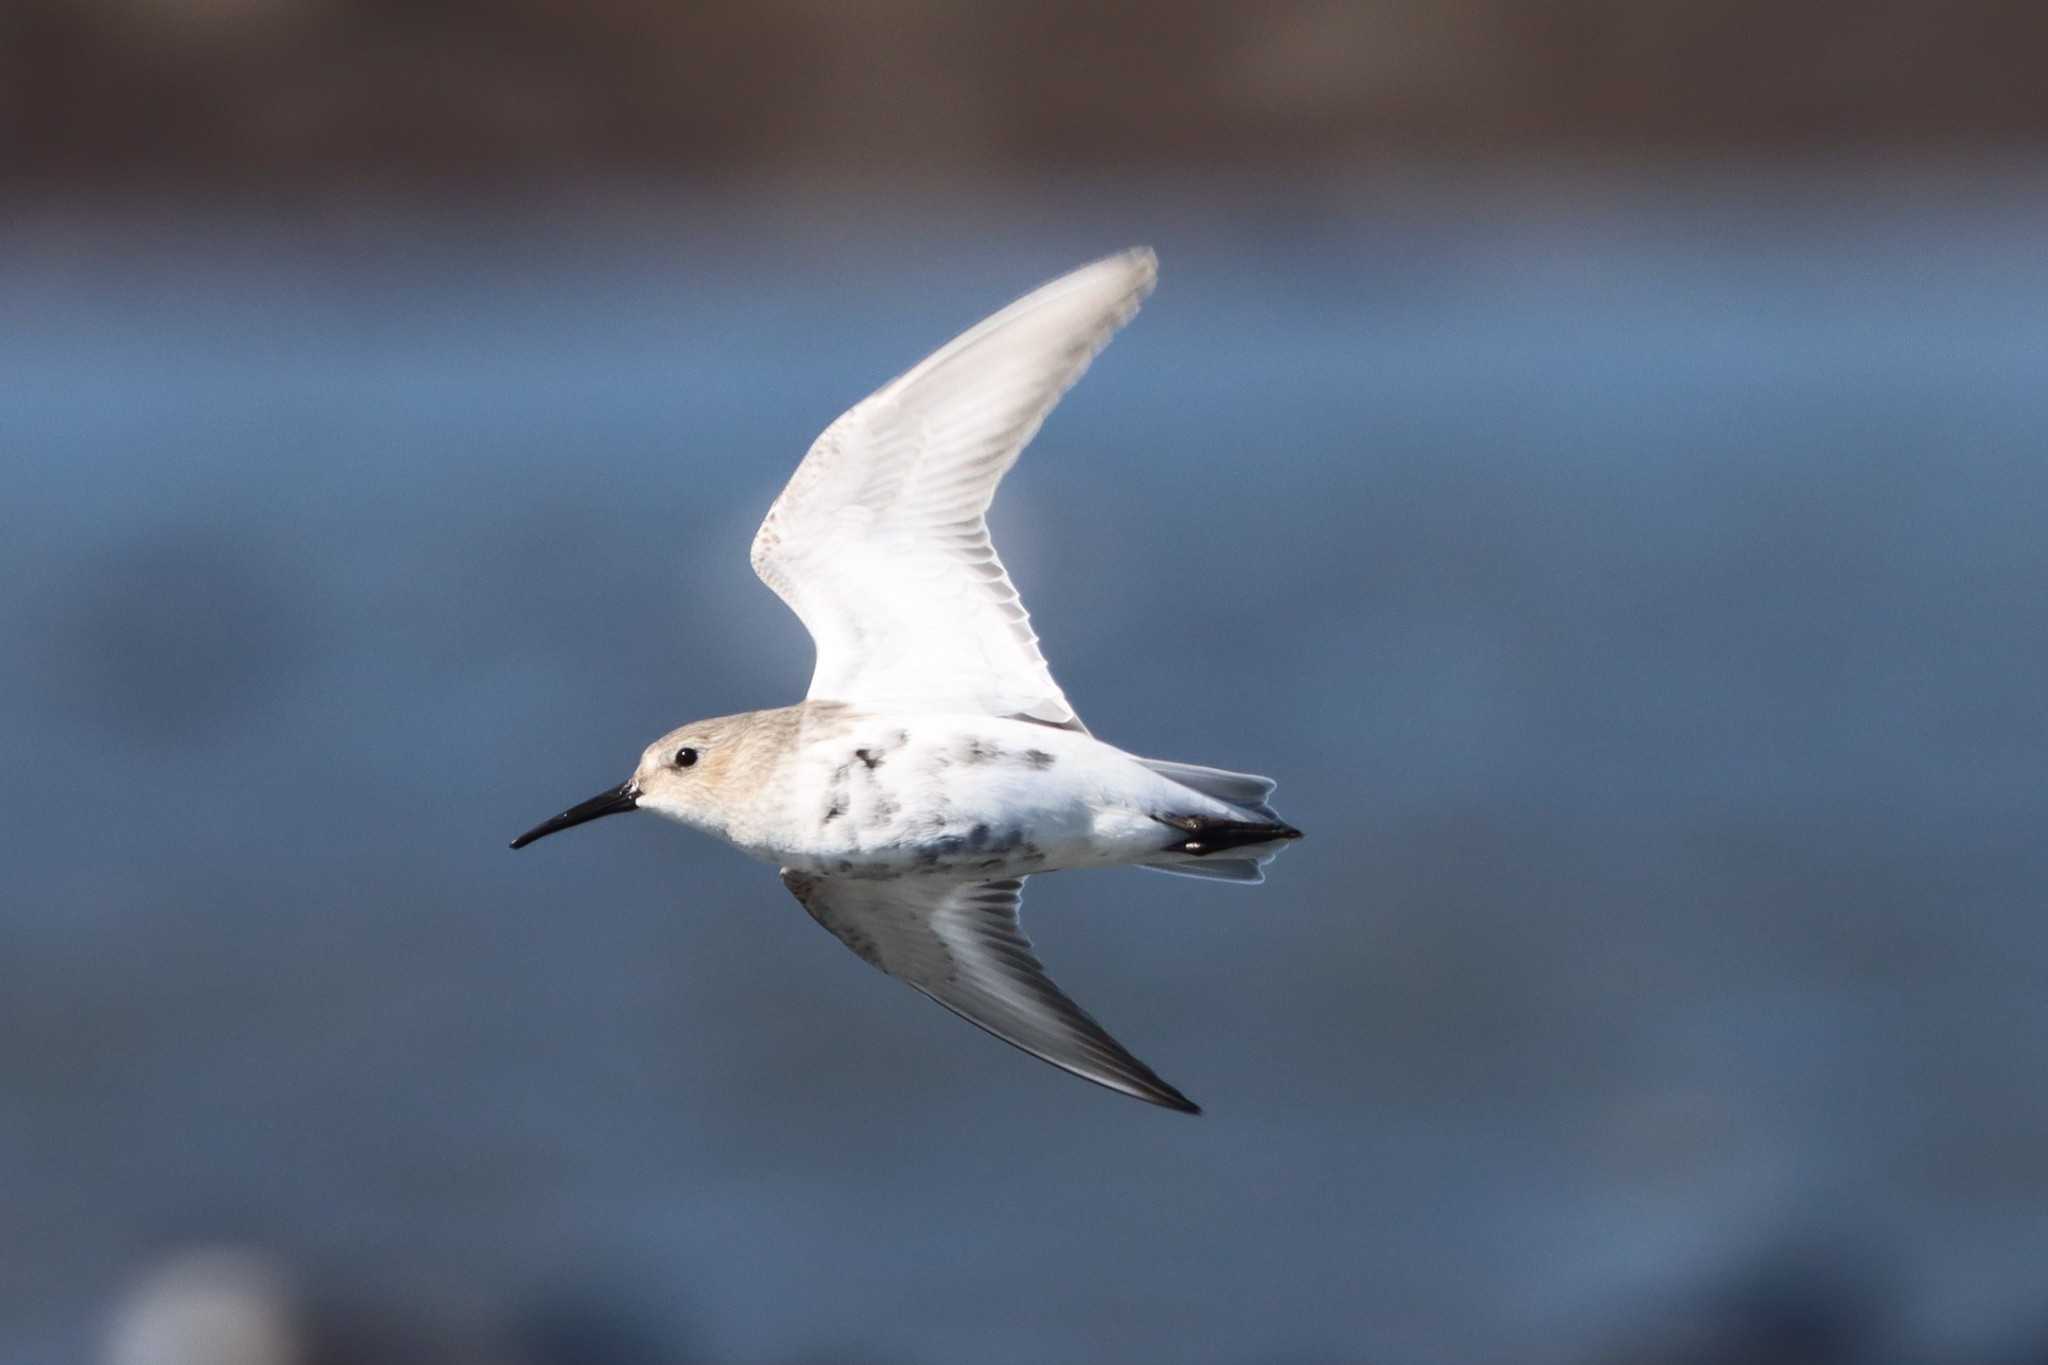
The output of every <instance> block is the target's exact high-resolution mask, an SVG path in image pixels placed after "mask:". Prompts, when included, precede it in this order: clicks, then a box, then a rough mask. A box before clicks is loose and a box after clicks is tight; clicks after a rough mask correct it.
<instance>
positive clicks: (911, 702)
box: [512, 248, 1301, 1114]
mask: <svg viewBox="0 0 2048 1365" xmlns="http://www.w3.org/2000/svg"><path fill="white" fill-rule="evenodd" d="M1157 271H1158V264H1157V261H1156V259H1155V257H1154V256H1153V254H1152V252H1151V251H1150V250H1147V249H1143V248H1139V249H1135V250H1131V251H1126V252H1123V253H1121V254H1119V255H1116V256H1111V257H1108V258H1107V259H1104V260H1101V261H1097V262H1095V263H1094V264H1092V265H1086V266H1083V267H1082V268H1080V269H1079V270H1076V271H1073V272H1072V273H1070V274H1067V275H1064V276H1062V277H1060V278H1059V279H1056V280H1054V281H1053V282H1052V283H1050V284H1047V285H1045V286H1043V287H1041V288H1039V289H1037V290H1035V291H1034V292H1032V293H1030V294H1027V295H1025V296H1024V297H1023V298H1021V299H1019V300H1017V302H1015V303H1013V304H1011V305H1010V306H1009V307H1007V308H1005V309H1003V310H1002V311H1001V312H999V313H997V314H995V315H994V316H993V317H990V318H988V319H986V320H985V321H983V322H981V323H980V324H979V325H977V326H975V327H972V328H970V329H969V330H967V331H966V332H964V333H962V334H961V335H960V336H958V337H956V338H954V339H953V340H952V341H951V342H949V343H947V344H946V345H945V346H943V347H941V348H940V349H939V350H938V351H936V352H934V353H933V354H932V355H931V356H929V357H928V358H926V359H925V360H924V361H923V362H922V363H920V364H919V365H918V366H917V367H916V368H914V369H912V370H910V371H909V372H908V373H907V374H905V375H903V376H902V377H901V378H899V379H897V380H895V381H894V382H893V383H890V384H888V385H887V386H885V387H884V388H882V389H881V390H879V391H878V392H876V393H874V394H873V395H871V396H870V397H868V398H867V399H865V400H864V401H862V402H861V403H859V404H857V405H856V406H855V407H853V408H852V409H851V410H850V411H848V412H847V413H845V414H844V415H843V416H841V417H840V418H839V420H837V421H836V422H834V423H832V425H831V426H829V427H827V428H826V429H825V432H824V434H823V435H821V436H820V437H819V438H818V439H817V441H816V442H815V443H814V444H813V445H812V446H811V449H810V452H809V453H808V454H807V455H806V456H805V457H804V460H803V463H802V464H800V465H799V466H797V471H796V474H795V475H794V476H793V477H792V478H791V479H790V481H789V484H788V486H787V487H786V488H784V489H783V490H782V494H781V496H780V497H778V498H777V499H776V500H775V505H774V506H772V507H771V508H769V509H768V517H767V520H765V521H763V522H762V523H761V529H760V532H759V533H758V534H757V535H756V536H755V537H754V549H753V563H754V570H755V572H757V573H758V574H760V576H761V578H762V580H763V581H764V582H766V583H767V584H768V586H769V587H771V588H773V589H774V590H775V591H776V593H777V594H778V595H779V596H780V597H781V598H782V600H783V601H784V602H786V603H788V604H789V606H790V609H791V610H793V611H795V612H796V614H797V616H798V617H799V618H800V619H801V620H802V621H803V623H804V625H805V627H806V628H807V629H808V630H809V631H810V633H811V637H812V639H813V641H814V642H815V643H816V645H817V650H818V662H817V667H816V670H815V671H814V672H813V674H812V676H811V687H810V692H809V694H808V696H807V698H806V700H804V701H803V702H801V703H799V704H797V705H795V706H785V707H779V708H776V709H774V710H768V711H749V712H746V713H745V714H742V715H736V716H720V717H717V718H715V719H712V720H701V721H697V722H695V723H693V724H690V725H685V726H683V727H682V728H681V729H678V730H672V731H670V732H669V733H668V734H666V735H663V736H662V737H661V738H660V739H658V740H656V741H655V742H654V743H653V744H651V745H649V746H648V748H647V750H646V752H644V753H643V754H642V755H641V756H640V764H639V766H638V767H637V768H636V769H635V770H634V772H633V775H632V776H631V777H630V778H628V779H627V780H626V781H624V782H622V783H620V784H619V785H618V786H616V787H614V788H612V789H611V790H610V791H607V792H603V793H601V794H600V795H598V796H594V797H592V798H591V799H590V800H588V801H585V802H583V803H582V804H581V805H578V806H572V807H570V808H569V809H568V810H565V811H563V812H562V813H561V814H560V815H557V816H556V817H554V818H553V819H552V820H548V821H545V822H543V823H541V824H539V825H537V826H535V827H534V828H533V829H531V830H528V831H527V832H526V833H525V834H522V835H520V836H519V837H518V838H517V839H515V840H513V842H512V847H514V848H524V847H525V846H526V845H528V844H530V843H532V842H533V841H534V840H536V839H538V838H540V837H542V836H543V835H547V834H553V833H555V832H556V831H557V830H564V829H568V828H569V827H570V826H572V825H580V824H582V823H584V822H585V821H588V820H595V819H597V818H598V817H599V816H603V815H614V814H618V813H621V812H624V811H630V810H653V811H656V812H658V813H659V814H662V815H666V816H668V817H669V818H670V819H672V820H677V821H680V822H682V823H683V824H686V825H690V826H693V827H695V828H697V829H701V830H704V831H706V832H707V833H710V834H715V835H717V836H718V837H720V838H722V839H724V840H726V841H727V842H729V843H731V844H733V845H735V846H736V847H738V848H739V849H740V850H741V851H743V852H745V853H748V854H751V855H753V856H754V857H756V858H760V859H762V860H764V861H766V862H770V863H775V864H778V865H779V866H780V868H781V870H782V881H783V884H784V885H785V886H787V887H788V888H789V889H790V891H791V892H792V893H794V894H795V896H796V898H797V900H798V901H799V902H801V903H802V905H803V907H804V909H806V910H808V911H809V912H810V913H811V916H812V918H814V919H816V920H817V921H818V923H820V924H822V925H824V926H825V928H827V929H829V930H831V931H832V932H833V933H834V934H835V935H837V936H838V937H839V939H840V940H841V941H842V942H843V943H845V944H846V946H847V947H849V948H851V949H853V951H854V952H855V953H858V954H859V955H860V956H861V957H863V958H865V959H866V960H867V961H868V962H870V963H871V964H873V965H874V966H876V967H879V968H880V969H881V970H883V971H885V972H888V973H890V974H891V975H893V976H897V977H900V978H902V979H903V980H904V981H906V982H908V983H909V984H910V985H912V986H915V987H916V988H917V989H918V990H920V991H922V992H924V993H925V994H926V995H928V996H930V997H931V998H932V999H934V1000H936V1001H938V1002H939V1003H940V1004H941V1005H944V1006H945V1007H946V1008H947V1009H949V1010H952V1011H953V1012H954V1013H955V1014H958V1015H960V1016H961V1017H962V1018H964V1019H966V1020H968V1021H969V1022H970V1023H973V1024H977V1025H979V1026H980V1027H982V1028H984V1029H986V1030H988V1031H989V1032H990V1033H993V1034H994V1035H996V1036H997V1037H998V1038H1001V1039H1003V1040H1004V1041H1005V1042H1009V1043H1013V1044H1015V1045H1016V1046H1017V1047H1019V1048H1022V1049H1023V1050H1024V1051H1026V1052H1029V1053H1031V1054H1032V1055H1034V1056H1037V1057H1040V1058H1043V1059H1044V1060H1045V1061H1048V1062H1051V1063H1052V1064H1053V1065H1054V1066H1057V1067H1061V1068H1063V1069H1065V1070H1067V1071H1070V1072H1072V1073H1073V1074H1074V1075H1077V1076H1080V1077H1082V1078H1084V1079H1086V1080H1090V1081H1093V1082H1095V1083H1097V1084H1098V1085H1103V1086H1107V1087H1109V1088H1110V1089H1112V1090H1117V1091H1121V1092H1122V1093H1124V1094H1126V1095H1132V1096H1135V1097H1137V1098H1138V1099H1142V1100H1147V1101H1150V1102H1151V1103H1153V1104H1158V1105H1163V1106H1165V1107H1167V1108H1170V1109H1178V1110H1182V1111H1184V1112H1187V1113H1191V1114H1193V1113H1199V1112H1201V1111H1200V1109H1199V1108H1198V1107H1197V1106H1196V1105H1195V1104H1194V1103H1193V1102H1192V1101H1190V1100H1189V1099H1188V1098H1187V1096H1185V1095H1183V1094H1181V1092H1180V1091H1178V1090H1176V1089H1174V1087H1173V1086H1171V1085H1169V1084H1167V1083H1166V1082H1165V1081H1164V1080H1162V1079H1160V1077H1159V1076H1158V1075H1157V1074H1155V1073H1154V1072H1153V1070H1152V1069H1151V1068H1150V1067H1148V1066H1146V1065H1145V1064H1144V1063H1143V1062H1141V1061H1139V1060H1138V1059H1137V1058H1136V1057H1134V1056H1132V1055H1131V1054H1130V1052H1128V1051H1127V1050H1125V1049H1124V1047H1123V1046H1122V1045H1121V1044H1119V1043H1118V1042H1117V1041H1116V1040H1115V1039H1114V1038H1111V1037H1110V1036H1109V1034H1108V1033H1107V1032H1105V1031H1104V1030H1103V1028H1102V1026H1101V1025H1099V1024H1097V1023H1096V1022H1095V1021H1094V1020H1093V1019H1092V1018H1090V1017H1089V1016H1088V1015H1087V1013H1086V1012H1084V1011H1083V1010H1082V1009H1081V1008H1080V1006H1078V1005H1076V1004H1075V1003H1074V1002H1073V1001H1072V1000H1071V999H1069V998H1068V997H1067V996H1066V994H1065V993H1064V992H1062V991H1061V990H1060V989H1059V987H1057V986H1055V985H1054V984H1053V983H1052V980H1051V979H1050V978H1049V977H1048V976H1047V975H1046V973H1045V969H1044V967H1043V966H1041V965H1040V963H1039V961H1038V958H1037V957H1036V956H1035V955H1034V954H1033V953H1032V951H1031V943H1030V940H1028V939H1027V938H1025V936H1024V932H1023V930H1022V929H1021V928H1020V927H1019V925H1018V921H1017V906H1018V903H1019V901H1020V899H1021V897H1022V892H1023V886H1024V879H1025V878H1026V877H1029V876H1031V875H1033V874H1035V873H1040V872H1053V871H1058V870H1061V869H1065V868H1087V867H1114V866H1118V865H1122V864H1135V865H1137V866H1139V867H1148V868H1153V869H1156V870H1158V871H1161V872H1174V873H1180V874H1183V875H1187V876H1195V877H1207V878H1212V879H1217V880H1222V881H1233V882H1257V881H1260V880H1262V879H1263V877H1262V873H1261V871H1260V869H1261V868H1262V866H1263V865H1264V864H1266V863H1268V862H1270V861H1272V859H1273V857H1274V856H1275V854H1276V853H1277V852H1278V851H1279V849H1280V847H1281V846H1282V845H1283V844H1284V843H1285V842H1286V841H1288V840H1291V839H1298V838H1300V837H1301V831H1299V830H1297V829H1295V828H1293V827H1292V826H1291V825H1289V824H1287V823H1286V822H1284V821H1283V820H1281V819H1280V817H1279V816H1278V815H1276V814H1275V813H1274V811H1273V809H1272V807H1271V806H1270V805H1269V804H1268V797H1269V796H1270V795H1271V793H1272V790H1273V782H1272V781H1271V779H1269V778H1264V777H1255V776H1253V775H1251V774H1249V773H1236V772H1226V771H1223V770H1221V769H1217V768H1205V767H1199V766H1197V765H1194V764H1190V763H1168V762H1164V761H1161V760H1158V759H1150V758H1138V757H1136V756H1134V755H1132V754H1128V753H1125V752H1124V751H1122V750H1121V749H1117V748H1114V747H1113V746H1111V745H1108V744H1105V743H1103V742H1102V741H1101V740H1099V739H1096V738H1095V737H1094V736H1093V735H1091V734H1090V733H1089V732H1088V728H1087V727H1086V726H1085V725H1083V724H1082V723H1081V720H1080V718H1079V717H1078V716H1077V715H1076V714H1075V713H1074V708H1073V707H1072V706H1071V705H1070V704H1069V703H1068V701H1067V698H1066V696H1065V694H1064V693H1062V692H1061V691H1060V688H1059V685H1058V684H1057V683H1055V682H1054V681H1053V679H1052V673H1051V671H1050V670H1049V669H1048V668H1047V666H1046V662H1045V656H1044V655H1043V654H1041V653H1040V652H1039V648H1038V637H1037V635H1036V634H1034V633H1033V632H1032V629H1031V624H1030V618H1029V617H1028V615H1027V614H1026V613H1025V610H1024V606H1023V604H1022V603H1021V602H1020V601H1019V600H1018V597H1017V590H1016V588H1015V587H1013V586H1012V585H1011V583H1010V577H1009V574H1008V573H1007V572H1006V571H1005V570H1004V568H1003V564H1002V561H1001V560H1000V559H998V558H997V557H996V552H995V547H994V546H993V545H992V544H991V543H990V541H989V533H988V524H987V521H986V519H985V518H986V513H987V511H988V506H989V503H990V501H991V500H992V499H993V498H994V496H995V491H996V485H997V484H998V483H999V482H1001V480H1002V477H1003V475H1004V474H1006V473H1007V472H1009V469H1010V466H1011V465H1013V464H1015V463H1016V462H1017V456H1018V455H1019V454H1020V453H1021V452H1022V451H1023V449H1024V447H1025V445H1027V444H1028V443H1029V442H1030V440H1031V438H1032V437H1033V436H1034V435H1036V434H1037V432H1038V428H1039V424H1040V423H1042V422H1043V421H1044V420H1045V417H1046V414H1047V413H1049V412H1050V411H1051V410H1052V409H1053V407H1054V405H1056V404H1057V403H1058V402H1059V400H1060V397H1061V395H1062V394H1064V393H1065V392H1066V391H1067V389H1068V388H1069V387H1071V386H1072V384H1073V383H1074V381H1075V380H1077V379H1079V378H1080V377H1081V373H1082V371H1084V370H1086V369H1087V368H1088V365H1089V362H1090V361H1092V360H1093V359H1094V358H1095V355H1096V353H1097V352H1098V351H1100V350H1101V349H1102V347H1103V346H1104V345H1105V344H1107V343H1108V341H1109V338H1110V337H1111V336H1112V335H1113V334H1114V333H1115V332H1116V330H1117V329H1118V328H1119V327H1121V326H1122V325H1123V324H1124V323H1125V322H1127V321H1129V320H1130V318H1131V316H1132V315H1133V314H1134V313H1136V312H1137V311H1138V305H1139V304H1140V303H1141V302H1143V300H1144V298H1145V296H1146V295H1147V294H1148V293H1150V292H1151V289H1152V283H1153V280H1154V278H1155V277H1156V275H1157Z"/></svg>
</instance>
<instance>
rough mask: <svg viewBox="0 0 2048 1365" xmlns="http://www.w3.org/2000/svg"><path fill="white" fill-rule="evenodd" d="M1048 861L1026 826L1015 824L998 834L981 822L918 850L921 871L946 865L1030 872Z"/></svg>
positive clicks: (942, 836)
mask: <svg viewBox="0 0 2048 1365" xmlns="http://www.w3.org/2000/svg"><path fill="white" fill-rule="evenodd" d="M1044 861H1045V851H1044V850H1043V849H1041V848H1039V846H1038V845H1037V844H1035V843H1033V842H1032V841H1031V838H1030V836H1029V835H1028V834H1026V833H1025V831H1024V828H1023V826H1021V825H1011V826H1009V827H1008V828H1006V829H1004V830H1003V831H1002V832H1001V833H997V832H996V831H995V830H994V829H993V828H992V827H990V826H989V825H986V824H977V825H975V826H974V827H973V828H972V829H970V830H968V831H967V833H965V834H942V835H940V836H938V837H937V838H935V839H933V840H931V842H929V843H927V844H924V845H922V846H921V847H920V848H919V849H918V850H917V858H916V863H917V867H918V868H919V869H920V870H924V871H930V870H932V869H935V868H942V867H972V868H973V869H974V870H975V871H977V872H993V871H995V870H997V869H999V868H1011V869H1016V870H1018V871H1020V872H1021V871H1026V870H1028V869H1029V868H1031V867H1033V866H1035V865H1037V864H1040V863H1043V862H1044Z"/></svg>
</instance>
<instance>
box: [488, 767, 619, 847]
mask: <svg viewBox="0 0 2048 1365" xmlns="http://www.w3.org/2000/svg"><path fill="white" fill-rule="evenodd" d="M639 805H640V793H639V792H636V791H634V790H633V784H632V783H631V782H621V783H620V784H619V785H618V786H616V787H613V788H612V789H611V790H610V791H608V792H599V793H598V794H597V795H596V796H593V797H591V798H590V799H589V800H588V801H585V802H584V803H583V804H582V805H580V806H571V807H569V809H567V810H565V811H563V812H562V813H561V814H560V815H557V816H556V817H555V818H554V819H552V820H543V821H541V822H540V823H539V824H537V825H535V826H534V827H533V828H532V829H530V830H528V831H526V833H524V834H522V835H520V836H519V837H518V838H517V839H514V840H513V841H512V847H514V848H525V847H526V846H527V845H528V844H530V843H532V842H533V841H534V840H535V839H539V838H543V837H545V836H547V835H550V834H553V833H555V832H556V831H557V830H564V829H568V828H569V827H570V826H571V825H580V824H584V823H586V822H587V821H591V820H595V819H597V818H598V817H599V816H600V815H623V814H624V813H625V812H627V811H629V810H634V809H637V808H638V807H639Z"/></svg>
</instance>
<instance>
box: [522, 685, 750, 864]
mask: <svg viewBox="0 0 2048 1365" xmlns="http://www.w3.org/2000/svg"><path fill="white" fill-rule="evenodd" d="M773 714H775V713H773V712H765V713H764V712H757V711H749V712H746V713H743V714H741V715H737V716H714V717H713V718H711V719H710V720H700V721H693V722H691V723H690V724H688V725H684V726H681V727H679V728H677V729H674V730H671V731H669V732H668V733H667V734H665V735H663V736H662V737H661V738H660V739H657V740H655V741H654V743H652V744H650V745H648V746H647V748H646V750H645V751H644V752H642V753H641V755H640V764H639V766H638V767H636V768H635V769H634V770H633V775H632V776H631V777H629V778H627V779H626V780H625V781H624V782H621V783H620V784H619V785H618V786H616V787H613V788H611V789H610V790H609V791H602V792H599V793H598V794H597V795H596V796H593V797H591V798H590V799H589V800H588V801H584V802H582V803H580V804H578V805H574V806H571V807H569V809H567V810H565V811H563V812H562V813H561V814H560V815H557V816H555V817H554V818H553V819H551V820H543V821H541V823H539V824H538V825H535V826H534V827H533V828H532V829H530V830H528V831H526V833H524V834H522V835H520V836H519V837H518V838H517V839H514V840H513V841H512V847H514V848H525V847H526V846H527V845H528V844H530V843H532V842H533V841H534V840H536V839H540V838H544V837H546V836H547V835H550V834H553V833H555V832H557V831H558V830H565V829H568V828H570V827H571V826H574V825H581V824H585V823H587V822H589V821H591V820H595V819H598V818H599V817H600V816H605V815H623V814H625V813H626V812H627V811H631V810H651V811H653V812H655V813H656V814H657V815H666V816H668V817H669V818H670V819H671V820H679V821H681V822H682V823H683V824H686V825H694V826H697V827H698V828H700V829H704V828H710V829H717V828H720V827H722V826H723V825H724V823H725V813H726V806H727V803H728V800H729V798H730V797H731V796H732V795H733V794H734V793H735V792H736V791H737V790H739V786H738V784H739V783H741V782H742V781H744V774H745V771H746V770H747V769H749V768H750V767H751V766H752V765H753V764H755V763H758V762H759V761H760V759H759V755H757V754H756V753H755V752H754V751H755V750H756V749H757V748H758V746H757V745H754V744H750V743H749V742H748V741H749V740H750V739H752V738H756V737H757V736H756V734H755V732H756V730H757V729H758V728H759V727H758V726H757V724H756V722H757V719H758V718H759V717H761V716H763V715H773Z"/></svg>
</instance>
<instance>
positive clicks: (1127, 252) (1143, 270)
mask: <svg viewBox="0 0 2048 1365" xmlns="http://www.w3.org/2000/svg"><path fill="white" fill-rule="evenodd" d="M1118 259H1119V260H1122V261H1123V262H1124V263H1126V264H1127V265H1129V266H1131V267H1132V268H1133V269H1134V271H1135V272H1136V274H1137V276H1138V278H1139V281H1140V285H1139V287H1140V288H1143V289H1150V288H1151V287H1152V285H1153V282H1154V281H1156V280H1157V279H1158V278H1159V253H1158V252H1156V251H1154V250H1153V249H1152V248H1151V247H1149V246H1133V247H1125V248H1124V250H1123V251H1122V253H1121V254H1120V255H1119V256H1118Z"/></svg>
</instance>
